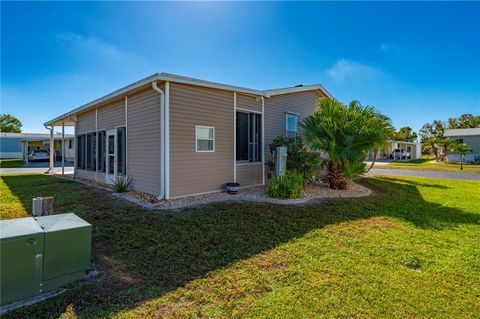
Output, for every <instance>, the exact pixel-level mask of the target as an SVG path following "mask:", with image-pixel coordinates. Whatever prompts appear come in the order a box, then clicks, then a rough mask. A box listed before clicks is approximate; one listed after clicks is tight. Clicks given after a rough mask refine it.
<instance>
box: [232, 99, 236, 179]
mask: <svg viewBox="0 0 480 319" xmlns="http://www.w3.org/2000/svg"><path fill="white" fill-rule="evenodd" d="M236 164H237V92H233V182H234V183H236V182H237V167H236Z"/></svg>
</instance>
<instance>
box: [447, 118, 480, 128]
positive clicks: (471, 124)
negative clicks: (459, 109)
mask: <svg viewBox="0 0 480 319" xmlns="http://www.w3.org/2000/svg"><path fill="white" fill-rule="evenodd" d="M475 127H480V116H479V115H473V114H462V115H460V116H459V117H458V118H456V117H451V118H449V119H448V125H447V128H449V129H455V128H475Z"/></svg>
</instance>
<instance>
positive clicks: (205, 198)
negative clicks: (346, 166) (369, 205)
mask: <svg viewBox="0 0 480 319" xmlns="http://www.w3.org/2000/svg"><path fill="white" fill-rule="evenodd" d="M370 194H371V191H370V190H369V189H368V188H366V187H363V186H361V185H359V184H356V183H351V184H350V185H349V189H348V190H332V189H330V188H328V186H327V185H326V184H320V185H309V186H307V187H306V188H305V193H304V196H303V197H301V198H297V199H277V198H270V197H268V196H267V193H266V187H265V186H253V187H248V188H242V189H241V190H240V191H239V192H238V194H236V195H231V194H228V193H227V192H226V191H225V192H216V193H210V194H204V195H198V196H188V197H182V198H178V199H171V200H168V201H167V200H162V201H159V202H156V203H154V205H155V206H157V209H181V208H189V207H195V206H199V205H205V204H212V203H219V202H257V203H272V204H284V205H299V204H305V203H308V202H312V201H318V200H322V199H326V198H348V197H361V196H368V195H370Z"/></svg>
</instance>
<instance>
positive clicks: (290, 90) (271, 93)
mask: <svg viewBox="0 0 480 319" xmlns="http://www.w3.org/2000/svg"><path fill="white" fill-rule="evenodd" d="M315 90H317V91H320V92H322V93H323V94H325V95H326V96H327V97H329V98H331V99H333V96H332V95H331V94H330V92H328V91H327V90H326V89H325V88H324V87H323V86H322V85H321V84H313V85H303V86H296V87H288V88H280V89H271V90H264V91H263V95H264V96H265V97H271V96H274V95H281V94H288V93H298V92H305V91H315Z"/></svg>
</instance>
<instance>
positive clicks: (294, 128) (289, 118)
mask: <svg viewBox="0 0 480 319" xmlns="http://www.w3.org/2000/svg"><path fill="white" fill-rule="evenodd" d="M297 134H298V115H297V114H292V113H285V136H286V137H295V136H297Z"/></svg>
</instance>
